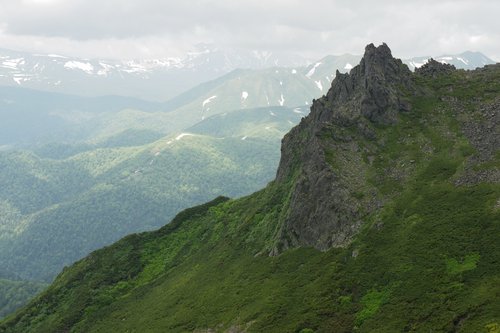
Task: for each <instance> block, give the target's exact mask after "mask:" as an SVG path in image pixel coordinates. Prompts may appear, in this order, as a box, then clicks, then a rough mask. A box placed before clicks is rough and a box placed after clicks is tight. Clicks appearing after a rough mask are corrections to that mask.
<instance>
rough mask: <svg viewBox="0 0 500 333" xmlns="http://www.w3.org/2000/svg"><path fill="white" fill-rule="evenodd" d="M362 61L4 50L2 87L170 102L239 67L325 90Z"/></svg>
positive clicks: (205, 50)
mask: <svg viewBox="0 0 500 333" xmlns="http://www.w3.org/2000/svg"><path fill="white" fill-rule="evenodd" d="M360 58H361V56H359V55H350V54H345V55H341V56H331V55H330V56H327V57H325V58H323V59H321V60H319V61H311V60H308V59H305V58H302V57H299V56H295V55H290V54H286V53H281V54H279V53H272V52H266V51H246V50H236V49H227V48H226V49H224V48H218V47H215V46H211V45H206V44H200V45H198V46H197V47H196V48H195V50H194V51H192V52H189V53H187V54H186V55H185V56H184V57H180V58H161V59H142V60H124V61H117V60H105V59H81V58H75V57H67V56H63V55H57V54H30V53H24V52H17V51H11V50H0V85H5V86H17V87H26V88H31V89H38V90H44V91H51V92H59V93H68V94H75V95H83V96H102V95H122V96H131V97H136V98H142V99H149V100H157V101H165V100H168V99H170V98H173V97H174V96H176V95H178V94H180V93H182V92H184V91H186V90H188V89H191V88H193V87H195V86H196V85H198V84H201V83H203V82H206V81H210V80H213V79H216V78H218V77H220V76H223V75H225V74H227V73H230V72H231V71H233V70H235V69H251V70H259V69H266V68H272V67H281V68H283V67H286V68H289V69H290V70H293V69H295V70H296V71H298V72H303V71H304V69H305V68H307V71H306V72H305V74H308V75H307V77H309V78H310V79H311V80H313V81H314V83H315V85H316V86H317V87H318V88H320V90H324V91H325V92H326V90H327V89H328V87H329V84H330V82H331V81H332V79H333V77H334V75H335V70H336V69H340V70H341V71H342V70H343V71H348V70H349V69H350V68H352V66H353V64H356V63H358V62H359V60H360ZM429 58H430V57H429V56H425V57H415V58H411V59H408V60H404V62H405V63H406V64H408V66H409V67H410V69H412V70H413V69H414V68H416V67H419V66H421V65H423V64H424V63H425V62H426V61H427V60H428V59H429ZM435 58H436V60H438V61H440V62H445V63H450V64H453V65H455V66H456V67H457V68H464V69H474V68H476V67H481V66H484V65H486V64H491V63H494V61H493V60H491V59H489V58H488V57H486V56H485V55H483V54H481V53H479V52H464V53H461V54H459V55H444V56H439V57H435Z"/></svg>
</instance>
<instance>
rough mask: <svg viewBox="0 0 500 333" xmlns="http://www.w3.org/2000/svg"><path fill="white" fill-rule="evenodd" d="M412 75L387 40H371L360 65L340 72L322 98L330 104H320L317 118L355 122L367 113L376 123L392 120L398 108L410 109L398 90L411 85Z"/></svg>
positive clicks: (368, 117)
mask: <svg viewBox="0 0 500 333" xmlns="http://www.w3.org/2000/svg"><path fill="white" fill-rule="evenodd" d="M411 75H412V73H411V71H410V70H409V69H408V67H407V66H406V65H404V64H403V63H402V61H401V60H400V59H395V58H394V57H393V56H392V54H391V50H390V49H389V47H388V46H387V45H386V44H385V43H384V44H382V45H380V46H379V47H375V46H374V45H373V44H369V45H367V46H366V48H365V53H364V55H363V58H362V59H361V62H360V64H359V65H358V66H356V67H354V68H353V69H352V70H351V71H350V73H348V74H347V73H346V74H341V73H339V72H337V75H336V77H335V80H333V82H332V86H331V88H330V90H329V91H328V93H327V95H326V98H325V99H324V101H322V102H327V103H328V104H329V107H328V108H326V109H325V108H320V110H319V112H317V114H315V116H316V120H319V121H320V122H325V121H327V122H329V121H332V120H334V121H335V120H337V121H340V122H348V123H352V122H353V121H356V120H357V118H358V117H359V116H364V117H366V118H367V119H369V120H370V121H372V122H375V123H393V122H395V121H396V119H397V113H398V112H399V111H408V110H409V104H408V103H407V102H405V101H404V100H403V99H401V98H400V97H399V96H398V90H399V89H400V88H401V87H405V88H407V89H410V88H411V81H410V77H411ZM311 111H314V110H311Z"/></svg>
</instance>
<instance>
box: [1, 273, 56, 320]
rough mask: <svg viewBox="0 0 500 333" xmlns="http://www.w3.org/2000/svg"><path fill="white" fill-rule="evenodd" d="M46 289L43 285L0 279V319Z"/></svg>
mask: <svg viewBox="0 0 500 333" xmlns="http://www.w3.org/2000/svg"><path fill="white" fill-rule="evenodd" d="M46 287H47V285H46V284H43V283H36V282H29V281H12V280H6V279H0V318H3V317H5V316H6V315H8V314H10V313H12V312H14V310H16V309H17V308H19V307H21V306H23V305H24V304H26V302H27V301H29V300H30V299H31V298H32V297H33V296H34V295H36V294H38V293H39V292H40V291H42V290H43V289H44V288H46Z"/></svg>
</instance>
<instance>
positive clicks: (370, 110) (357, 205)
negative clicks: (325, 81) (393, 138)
mask: <svg viewBox="0 0 500 333" xmlns="http://www.w3.org/2000/svg"><path fill="white" fill-rule="evenodd" d="M413 92H414V85H413V83H412V73H411V71H410V70H409V69H408V67H406V65H404V64H403V63H402V62H401V60H399V59H395V58H393V57H392V54H391V50H390V49H389V47H388V46H387V45H386V44H382V45H380V46H379V47H375V46H374V45H373V44H369V45H368V46H367V47H366V49H365V54H364V56H363V58H362V60H361V62H360V64H359V65H358V66H356V67H354V68H353V69H352V70H351V71H350V73H348V74H341V73H339V72H337V74H336V78H335V80H334V81H333V82H332V86H331V88H330V90H329V91H328V93H327V94H326V96H323V97H322V98H320V99H318V100H314V101H313V105H312V107H311V112H310V114H309V115H308V116H307V117H306V118H304V119H302V121H301V123H300V124H299V125H298V126H297V127H295V128H294V129H293V130H292V131H291V132H290V133H288V134H287V135H286V136H285V137H284V139H283V141H282V148H281V161H280V165H279V168H278V171H277V181H278V182H284V181H287V180H288V179H290V177H295V179H296V181H295V185H294V188H293V194H292V197H291V203H290V208H289V215H288V217H287V218H286V220H285V222H284V224H283V226H282V228H281V230H280V232H279V235H278V238H279V242H278V245H277V247H276V248H275V249H273V250H272V251H271V254H276V253H279V252H280V251H281V250H283V249H286V248H290V247H295V246H313V247H315V248H317V249H320V250H326V249H328V248H330V247H332V246H333V247H338V246H344V245H346V244H348V243H349V241H350V240H351V239H352V237H353V236H354V235H355V234H356V232H357V231H358V229H359V227H360V225H361V224H362V222H363V216H365V215H368V214H369V213H371V212H372V211H373V209H374V208H377V207H379V206H380V204H381V201H380V198H377V197H378V196H377V191H376V189H375V188H367V186H366V179H365V178H366V168H367V164H368V163H370V162H369V161H365V160H364V159H363V155H366V153H368V151H366V148H364V150H363V149H361V148H360V146H359V141H360V140H369V141H374V140H376V131H375V129H374V126H377V125H382V126H387V125H389V126H390V125H391V124H394V123H396V122H397V121H398V114H399V113H400V112H410V110H411V105H410V103H409V101H408V99H407V96H408V95H411V94H412V93H413ZM343 152H345V154H343ZM361 192H366V193H363V195H364V194H368V198H364V199H363V200H360V198H359V196H360V193H361Z"/></svg>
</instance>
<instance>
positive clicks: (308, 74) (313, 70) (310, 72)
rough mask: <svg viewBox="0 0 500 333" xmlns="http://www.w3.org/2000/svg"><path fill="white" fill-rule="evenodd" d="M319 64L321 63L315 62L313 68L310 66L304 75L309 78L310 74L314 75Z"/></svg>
mask: <svg viewBox="0 0 500 333" xmlns="http://www.w3.org/2000/svg"><path fill="white" fill-rule="evenodd" d="M320 65H321V62H318V63H316V64H315V65H314V66H313V68H311V69H310V70H309V72H307V74H306V76H307V77H308V78H310V77H311V76H313V75H314V72H315V71H316V68H318V66H320Z"/></svg>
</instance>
